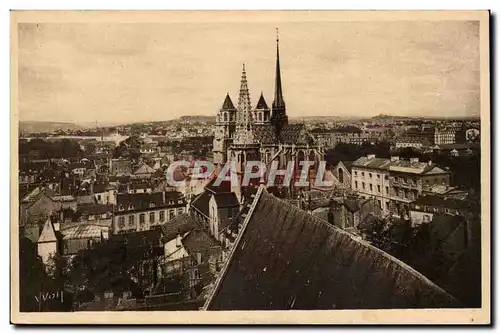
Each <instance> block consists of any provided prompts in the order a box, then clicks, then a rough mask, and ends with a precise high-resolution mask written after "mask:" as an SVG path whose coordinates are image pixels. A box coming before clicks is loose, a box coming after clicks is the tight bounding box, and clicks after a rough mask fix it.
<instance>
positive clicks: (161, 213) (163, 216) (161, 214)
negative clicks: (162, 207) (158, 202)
mask: <svg viewBox="0 0 500 334" xmlns="http://www.w3.org/2000/svg"><path fill="white" fill-rule="evenodd" d="M160 221H161V222H162V221H165V211H160Z"/></svg>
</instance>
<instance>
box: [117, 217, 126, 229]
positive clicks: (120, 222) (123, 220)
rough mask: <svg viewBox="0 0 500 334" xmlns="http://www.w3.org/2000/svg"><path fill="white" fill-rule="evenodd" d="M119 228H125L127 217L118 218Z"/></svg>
mask: <svg viewBox="0 0 500 334" xmlns="http://www.w3.org/2000/svg"><path fill="white" fill-rule="evenodd" d="M118 227H119V228H124V227H125V217H118Z"/></svg>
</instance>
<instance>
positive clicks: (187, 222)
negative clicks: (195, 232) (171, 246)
mask: <svg viewBox="0 0 500 334" xmlns="http://www.w3.org/2000/svg"><path fill="white" fill-rule="evenodd" d="M195 227H197V224H196V222H195V221H194V220H193V218H192V217H191V215H189V214H188V213H183V214H180V215H177V216H175V217H174V218H172V219H171V220H169V221H168V222H167V223H165V224H162V225H160V228H161V231H162V233H163V240H165V241H169V240H172V239H174V238H175V237H176V236H177V235H178V234H180V235H184V234H185V233H187V232H189V231H191V230H192V229H194V228H195Z"/></svg>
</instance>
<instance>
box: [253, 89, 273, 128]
mask: <svg viewBox="0 0 500 334" xmlns="http://www.w3.org/2000/svg"><path fill="white" fill-rule="evenodd" d="M270 114H271V110H269V107H268V106H267V103H266V100H265V99H264V95H263V94H262V92H261V93H260V98H259V102H257V106H256V107H255V111H254V113H253V122H254V124H258V125H261V124H269V123H270V122H271V115H270Z"/></svg>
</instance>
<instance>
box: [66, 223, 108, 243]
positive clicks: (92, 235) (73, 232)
mask: <svg viewBox="0 0 500 334" xmlns="http://www.w3.org/2000/svg"><path fill="white" fill-rule="evenodd" d="M106 229H107V228H106V227H102V226H97V225H91V224H79V225H76V226H73V227H71V228H67V229H64V230H61V234H62V235H63V239H64V240H68V239H96V238H100V237H101V232H102V231H103V230H106Z"/></svg>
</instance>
